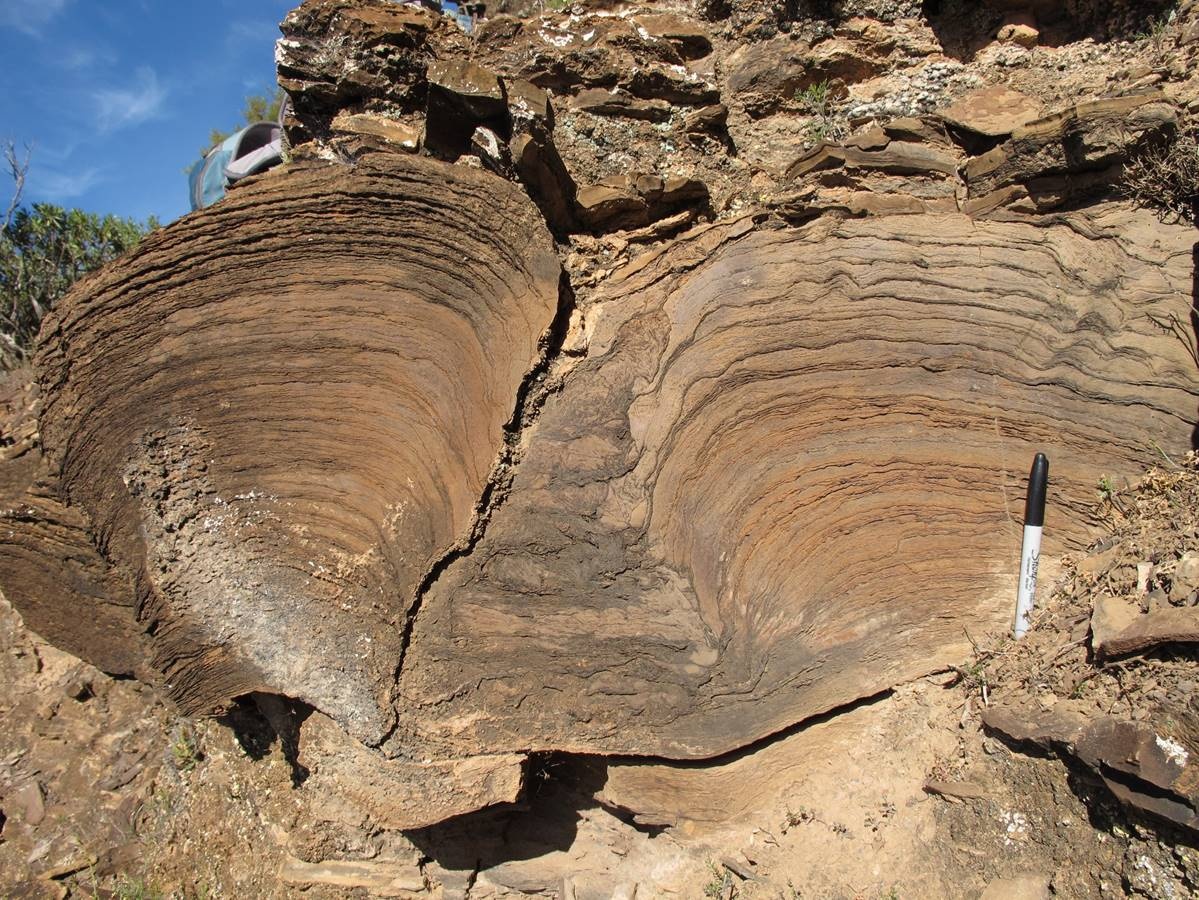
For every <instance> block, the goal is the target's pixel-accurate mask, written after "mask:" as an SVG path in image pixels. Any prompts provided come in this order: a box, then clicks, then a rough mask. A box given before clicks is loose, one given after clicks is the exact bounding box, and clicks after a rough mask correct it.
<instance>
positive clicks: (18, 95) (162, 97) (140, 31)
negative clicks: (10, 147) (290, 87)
mask: <svg viewBox="0 0 1199 900" xmlns="http://www.w3.org/2000/svg"><path fill="white" fill-rule="evenodd" d="M298 4H299V0H213V2H209V3H192V2H184V0H0V61H2V62H0V142H3V141H6V140H12V141H14V142H15V143H16V144H17V147H18V150H19V149H20V148H21V147H22V146H23V145H24V144H30V145H32V148H33V156H32V161H31V165H30V169H29V177H28V182H27V184H26V189H25V197H24V200H25V202H26V203H33V202H37V201H47V202H51V203H57V204H60V205H62V206H68V207H71V206H77V207H81V208H83V209H86V210H88V211H89V212H97V213H115V214H117V215H121V216H128V217H132V218H136V219H145V218H146V217H148V216H151V215H155V216H158V218H159V219H161V220H162V221H163V222H168V221H170V220H171V219H174V218H177V217H178V216H180V215H182V214H183V213H185V212H187V211H188V201H187V179H186V177H185V176H184V174H183V170H184V168H185V167H187V166H188V165H190V164H191V163H192V162H193V161H194V160H196V159H198V158H199V153H200V149H201V147H202V146H203V145H204V144H205V143H206V142H207V140H208V134H209V132H210V131H211V130H212V129H213V128H221V129H231V128H232V127H233V126H234V125H236V124H237V123H238V122H239V119H240V116H241V110H242V106H243V105H244V101H245V98H246V96H247V95H249V94H261V93H269V92H272V91H273V90H274V84H275V67H274V43H275V39H276V38H278V37H279V28H278V24H279V22H280V21H281V20H282V19H283V17H284V15H286V14H287V12H288V10H289V9H291V8H292V7H293V6H297V5H298ZM4 175H5V176H6V175H7V173H6V172H5V173H4ZM11 188H12V184H11V181H9V180H8V179H7V177H4V180H3V181H0V206H6V205H7V202H8V199H9V197H10V196H11Z"/></svg>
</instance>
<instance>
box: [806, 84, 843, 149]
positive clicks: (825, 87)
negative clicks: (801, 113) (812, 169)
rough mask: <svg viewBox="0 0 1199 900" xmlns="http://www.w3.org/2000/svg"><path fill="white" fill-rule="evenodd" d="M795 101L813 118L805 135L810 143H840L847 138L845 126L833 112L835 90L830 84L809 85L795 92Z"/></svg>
mask: <svg viewBox="0 0 1199 900" xmlns="http://www.w3.org/2000/svg"><path fill="white" fill-rule="evenodd" d="M795 99H796V100H797V101H798V102H799V104H800V106H802V107H803V108H804V110H805V111H806V112H807V113H808V115H810V116H811V117H812V118H811V121H810V122H809V123H808V127H807V131H806V133H805V134H804V138H805V140H807V141H808V142H809V143H812V144H819V143H821V142H822V141H838V140H840V139H841V138H843V137H844V136H845V126H844V125H843V124H842V123H841V122H840V121H838V120H837V117H836V115H835V114H834V111H833V88H832V84H831V83H830V82H828V81H818V82H816V83H815V84H809V85H808V86H807V87H806V88H803V89H802V90H797V91H796V92H795Z"/></svg>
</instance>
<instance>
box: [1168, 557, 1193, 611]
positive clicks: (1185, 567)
mask: <svg viewBox="0 0 1199 900" xmlns="http://www.w3.org/2000/svg"><path fill="white" fill-rule="evenodd" d="M1195 591H1199V553H1196V552H1195V551H1194V550H1188V551H1187V552H1186V553H1184V554H1182V558H1181V559H1179V560H1178V563H1177V564H1176V565H1175V567H1174V577H1173V580H1172V582H1171V584H1170V602H1171V603H1181V602H1183V601H1184V600H1186V599H1187V598H1188V597H1189V596H1190V595H1191V594H1192V593H1194V592H1195Z"/></svg>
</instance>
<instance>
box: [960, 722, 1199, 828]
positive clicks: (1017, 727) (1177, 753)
mask: <svg viewBox="0 0 1199 900" xmlns="http://www.w3.org/2000/svg"><path fill="white" fill-rule="evenodd" d="M1178 721H1179V720H1172V719H1170V718H1166V719H1165V720H1164V721H1163V723H1162V726H1160V727H1171V726H1172V727H1174V728H1176V729H1177V728H1178V727H1179V726H1178ZM983 723H984V724H985V725H986V726H987V728H988V729H990V730H991V731H994V732H998V733H999V734H1002V735H1004V736H1005V737H1006V738H1008V739H1009V740H1012V741H1015V742H1018V743H1031V744H1035V745H1037V746H1039V747H1041V748H1043V749H1045V750H1051V751H1054V752H1057V753H1059V754H1062V755H1065V756H1070V757H1072V758H1074V759H1076V760H1078V761H1079V762H1081V763H1082V764H1083V765H1085V766H1086V767H1087V768H1089V769H1090V770H1091V771H1092V772H1094V774H1095V775H1097V776H1098V777H1099V778H1100V779H1101V780H1102V782H1103V783H1104V784H1105V785H1106V786H1107V788H1108V790H1110V791H1111V792H1112V794H1113V795H1114V796H1115V797H1116V798H1117V799H1118V800H1120V802H1122V803H1124V804H1127V805H1129V806H1132V807H1136V808H1137V809H1139V810H1141V811H1142V812H1145V813H1148V814H1150V815H1151V816H1155V817H1158V818H1161V819H1166V820H1168V821H1170V822H1173V823H1174V824H1176V825H1180V826H1182V827H1184V828H1187V829H1189V830H1190V831H1192V832H1196V833H1199V813H1197V812H1196V809H1197V808H1199V771H1197V770H1196V763H1195V761H1194V759H1192V755H1193V754H1192V752H1191V751H1190V750H1188V749H1187V745H1188V744H1190V743H1191V742H1192V740H1193V738H1194V737H1195V736H1194V735H1184V736H1182V737H1183V740H1179V735H1175V734H1171V733H1170V732H1169V731H1165V732H1164V733H1159V732H1158V731H1155V730H1154V729H1153V728H1152V727H1150V726H1147V725H1145V724H1141V723H1137V722H1129V721H1125V720H1122V719H1118V718H1115V717H1112V716H1094V717H1090V716H1087V715H1084V714H1081V713H1079V712H1077V711H1075V710H1069V709H1055V710H1053V711H1052V712H1048V713H1044V712H1043V713H1040V714H1037V715H1034V716H1029V715H1027V714H1022V713H1020V712H1013V711H1011V710H1008V709H1003V708H995V709H991V710H988V711H987V712H985V713H984V714H983Z"/></svg>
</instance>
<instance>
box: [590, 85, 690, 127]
mask: <svg viewBox="0 0 1199 900" xmlns="http://www.w3.org/2000/svg"><path fill="white" fill-rule="evenodd" d="M570 108H571V109H572V110H573V111H575V112H585V113H591V115H593V116H619V117H623V118H626V119H644V120H646V121H647V122H664V121H665V120H666V119H669V118H670V110H671V107H670V104H669V103H667V102H666V101H665V100H639V99H637V98H636V97H633V96H631V95H630V94H627V93H625V92H624V91H621V90H611V91H609V90H605V89H604V88H591V89H590V90H586V91H582V92H580V93H579V94H577V95H575V96H574V97H573V98H571V101H570Z"/></svg>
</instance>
